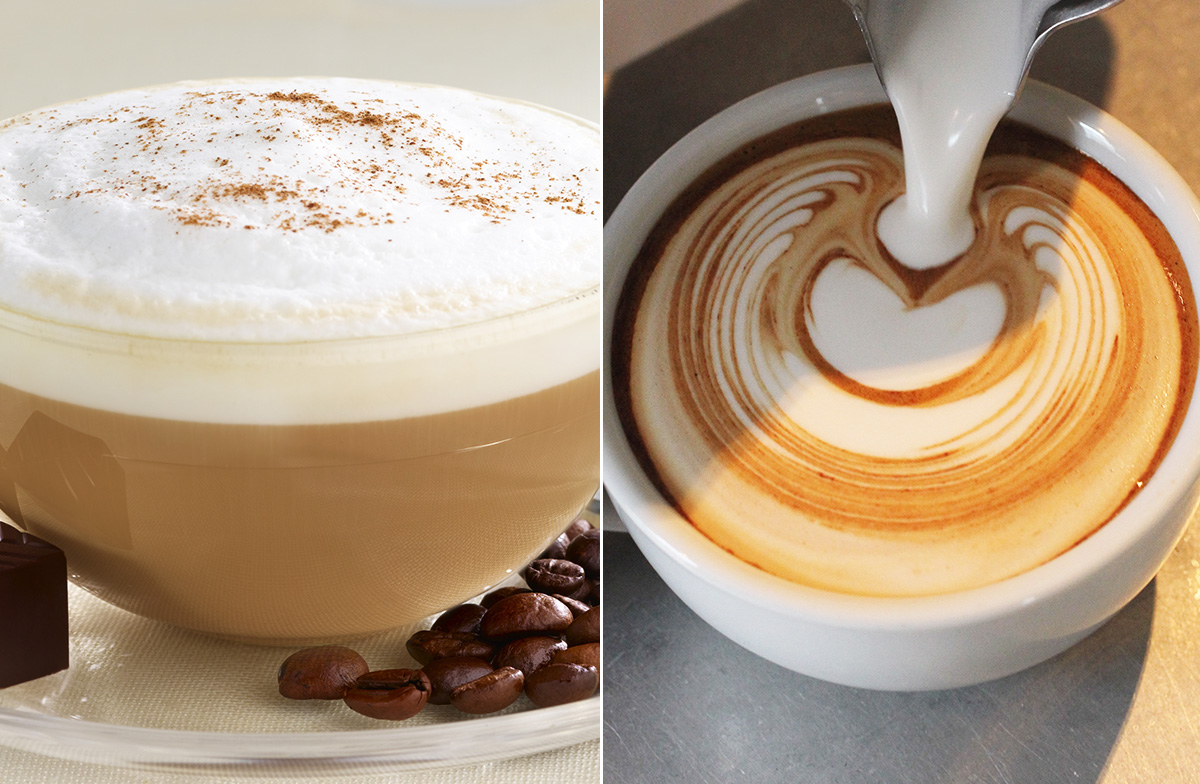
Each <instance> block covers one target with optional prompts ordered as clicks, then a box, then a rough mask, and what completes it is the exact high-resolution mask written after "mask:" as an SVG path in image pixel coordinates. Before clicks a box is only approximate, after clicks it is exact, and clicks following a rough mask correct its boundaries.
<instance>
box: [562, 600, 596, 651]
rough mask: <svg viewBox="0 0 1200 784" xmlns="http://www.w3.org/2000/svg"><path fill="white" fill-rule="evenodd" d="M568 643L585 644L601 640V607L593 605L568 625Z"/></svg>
mask: <svg viewBox="0 0 1200 784" xmlns="http://www.w3.org/2000/svg"><path fill="white" fill-rule="evenodd" d="M566 638H567V645H585V644H587V643H589V642H600V608H599V607H593V608H592V609H590V610H588V611H587V612H585V613H584V614H583V615H581V616H579V617H578V618H576V619H575V620H574V621H572V622H571V625H570V626H568V627H567V633H566Z"/></svg>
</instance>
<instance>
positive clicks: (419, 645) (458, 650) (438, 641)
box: [405, 629, 496, 664]
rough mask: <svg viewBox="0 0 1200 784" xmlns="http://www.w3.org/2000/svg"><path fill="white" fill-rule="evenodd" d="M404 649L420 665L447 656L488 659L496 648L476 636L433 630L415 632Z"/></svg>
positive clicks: (468, 633)
mask: <svg viewBox="0 0 1200 784" xmlns="http://www.w3.org/2000/svg"><path fill="white" fill-rule="evenodd" d="M405 647H406V648H408V653H409V655H410V656H412V657H413V658H414V659H416V660H417V661H418V662H420V663H421V664H429V662H431V661H433V660H434V659H445V658H446V657H448V656H474V657H475V658H477V659H490V658H492V656H493V655H494V654H495V653H496V646H495V645H493V644H492V643H490V642H487V641H485V640H482V639H480V637H479V635H477V634H472V633H470V632H442V631H435V630H434V629H430V630H428V631H424V632H417V633H416V634H414V635H413V636H412V637H409V638H408V642H407V643H406V644H405Z"/></svg>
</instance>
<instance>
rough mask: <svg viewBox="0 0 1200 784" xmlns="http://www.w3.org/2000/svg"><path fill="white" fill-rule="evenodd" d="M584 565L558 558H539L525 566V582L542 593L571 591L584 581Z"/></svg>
mask: <svg viewBox="0 0 1200 784" xmlns="http://www.w3.org/2000/svg"><path fill="white" fill-rule="evenodd" d="M583 578H584V572H583V567H582V566H580V565H579V564H577V563H572V562H570V561H564V560H561V559H558V558H539V559H538V560H536V561H534V562H533V563H531V564H529V566H528V567H526V568H525V582H527V583H529V587H530V588H532V589H533V590H535V591H541V592H542V593H551V594H553V593H570V592H571V591H574V590H576V589H577V588H579V586H580V585H581V584H582V583H583Z"/></svg>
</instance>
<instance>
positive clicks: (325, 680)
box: [278, 645, 371, 700]
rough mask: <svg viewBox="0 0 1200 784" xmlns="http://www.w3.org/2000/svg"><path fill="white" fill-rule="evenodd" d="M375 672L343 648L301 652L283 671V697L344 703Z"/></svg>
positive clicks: (334, 646)
mask: <svg viewBox="0 0 1200 784" xmlns="http://www.w3.org/2000/svg"><path fill="white" fill-rule="evenodd" d="M370 669H371V668H370V667H368V666H367V663H366V661H365V660H364V659H363V657H361V656H359V655H358V653H356V652H355V651H352V650H350V649H349V648H343V647H342V646H340V645H322V646H320V647H317V648H306V649H305V650H302V651H297V652H296V653H293V654H292V655H291V656H289V657H287V659H286V660H284V662H283V664H282V665H281V666H280V667H279V674H278V679H279V693H280V694H282V695H283V696H284V697H287V698H288V699H292V700H340V699H341V698H342V697H344V696H345V694H346V691H347V690H348V689H350V688H351V687H352V686H354V682H355V681H357V680H358V678H359V676H362V675H366V674H367V671H368V670H370Z"/></svg>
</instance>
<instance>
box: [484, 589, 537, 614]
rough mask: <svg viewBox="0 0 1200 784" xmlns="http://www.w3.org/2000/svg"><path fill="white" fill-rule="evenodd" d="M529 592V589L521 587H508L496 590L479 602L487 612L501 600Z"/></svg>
mask: <svg viewBox="0 0 1200 784" xmlns="http://www.w3.org/2000/svg"><path fill="white" fill-rule="evenodd" d="M529 592H530V591H529V589H528V588H524V587H522V586H520V585H506V586H504V587H503V588H497V589H496V590H494V591H492V592H491V593H489V594H487V595H486V596H484V597H483V598H482V599H480V600H479V603H480V604H481V605H483V608H484V609H485V610H486V609H489V608H490V607H491V606H492V605H493V604H495V603H496V602H498V601H500V600H501V599H507V598H508V597H510V596H512V595H514V594H518V593H529Z"/></svg>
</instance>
